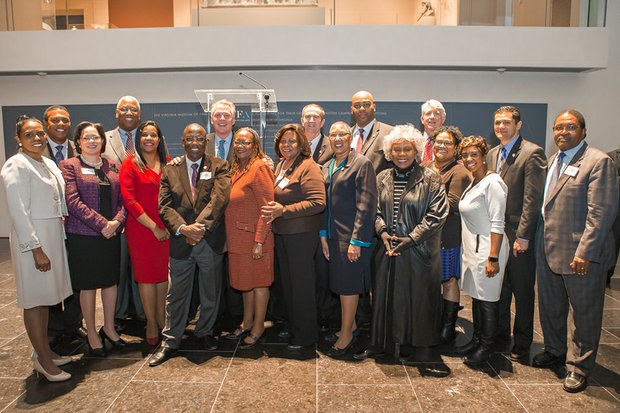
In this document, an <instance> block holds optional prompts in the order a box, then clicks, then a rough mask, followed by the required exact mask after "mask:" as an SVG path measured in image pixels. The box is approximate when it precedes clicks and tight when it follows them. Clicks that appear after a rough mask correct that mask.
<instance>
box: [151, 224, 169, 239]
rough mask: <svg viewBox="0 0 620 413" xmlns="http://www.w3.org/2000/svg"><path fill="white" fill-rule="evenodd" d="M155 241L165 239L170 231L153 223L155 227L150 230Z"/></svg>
mask: <svg viewBox="0 0 620 413" xmlns="http://www.w3.org/2000/svg"><path fill="white" fill-rule="evenodd" d="M151 232H153V235H154V236H155V238H157V241H165V240H167V239H168V238H170V233H169V232H168V230H166V229H165V228H162V227H159V226H157V225H155V228H153V229H152V230H151Z"/></svg>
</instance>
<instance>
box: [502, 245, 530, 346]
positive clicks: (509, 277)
mask: <svg viewBox="0 0 620 413" xmlns="http://www.w3.org/2000/svg"><path fill="white" fill-rule="evenodd" d="M509 243H510V256H509V257H508V263H507V264H506V271H505V273H504V280H503V283H502V292H501V295H500V299H499V324H498V327H497V339H498V340H510V319H511V314H510V304H511V302H512V296H513V295H514V299H515V321H514V327H513V329H512V331H513V335H514V344H515V345H519V346H522V347H527V348H529V347H530V345H531V344H532V340H533V338H534V284H535V283H536V251H535V249H534V248H535V247H534V241H530V243H529V247H528V249H527V251H525V252H524V253H521V254H518V255H517V256H516V257H515V256H514V255H512V245H513V244H514V239H509Z"/></svg>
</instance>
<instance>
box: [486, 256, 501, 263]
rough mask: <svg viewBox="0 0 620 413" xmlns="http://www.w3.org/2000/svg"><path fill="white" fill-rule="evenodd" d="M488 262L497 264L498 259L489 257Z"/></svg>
mask: <svg viewBox="0 0 620 413" xmlns="http://www.w3.org/2000/svg"><path fill="white" fill-rule="evenodd" d="M488 260H489V262H499V258H498V257H491V256H489V258H488Z"/></svg>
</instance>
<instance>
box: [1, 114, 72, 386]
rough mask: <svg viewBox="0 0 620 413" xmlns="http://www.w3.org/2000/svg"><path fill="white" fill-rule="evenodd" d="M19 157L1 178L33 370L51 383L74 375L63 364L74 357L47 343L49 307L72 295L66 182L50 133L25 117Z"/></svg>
mask: <svg viewBox="0 0 620 413" xmlns="http://www.w3.org/2000/svg"><path fill="white" fill-rule="evenodd" d="M16 140H17V143H18V144H19V153H17V154H16V155H14V156H12V157H11V158H9V159H8V160H7V161H6V163H5V164H4V166H3V168H2V172H1V173H0V175H1V176H2V182H3V183H4V188H5V190H6V198H7V202H8V211H9V215H10V217H11V221H12V225H11V234H10V245H11V258H12V261H13V267H14V270H15V284H16V290H17V306H18V307H20V308H23V309H24V324H25V326H26V332H27V333H28V338H29V339H30V342H31V343H32V347H33V348H34V352H33V353H32V362H33V367H34V370H35V371H36V372H37V373H40V374H42V375H43V376H45V377H46V378H47V379H48V380H49V381H64V380H68V379H70V378H71V375H70V374H69V373H67V372H65V371H63V370H61V369H60V368H59V366H62V365H65V364H68V363H70V362H71V358H70V357H61V356H59V355H58V354H56V353H54V352H53V351H52V349H51V348H50V346H49V343H48V341H47V321H48V306H50V305H55V304H58V303H59V302H60V301H62V300H63V299H65V298H66V297H68V296H70V295H71V294H72V293H73V291H72V289H71V281H70V278H69V267H68V262H67V252H66V249H65V242H64V229H63V216H64V215H66V214H67V206H66V204H65V196H64V191H65V182H64V180H63V178H62V175H61V173H60V170H59V169H58V167H57V166H56V164H55V163H54V162H53V161H52V160H50V159H47V158H45V157H43V152H44V151H45V148H46V147H47V135H46V133H45V131H44V130H43V125H42V123H41V121H39V120H38V119H36V118H32V117H28V116H20V117H19V118H18V121H17V125H16Z"/></svg>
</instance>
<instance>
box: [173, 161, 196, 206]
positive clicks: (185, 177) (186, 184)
mask: <svg viewBox="0 0 620 413" xmlns="http://www.w3.org/2000/svg"><path fill="white" fill-rule="evenodd" d="M177 167H178V168H179V179H180V180H181V186H182V187H183V190H184V191H185V193H186V194H187V199H189V200H190V202H191V203H192V205H194V197H193V195H192V184H191V183H190V181H189V174H188V173H187V158H186V157H185V156H184V157H183V160H182V161H181V163H180V164H179V165H178V166H177Z"/></svg>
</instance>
